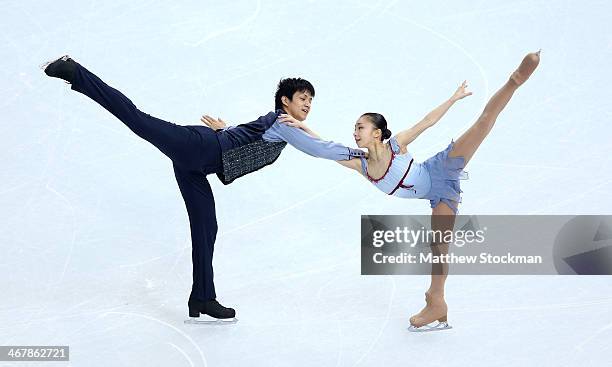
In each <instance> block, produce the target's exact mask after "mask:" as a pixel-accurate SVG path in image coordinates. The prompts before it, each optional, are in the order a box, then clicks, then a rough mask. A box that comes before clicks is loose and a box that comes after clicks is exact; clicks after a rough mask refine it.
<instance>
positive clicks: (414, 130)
mask: <svg viewBox="0 0 612 367" xmlns="http://www.w3.org/2000/svg"><path fill="white" fill-rule="evenodd" d="M466 89H467V81H463V83H462V84H461V85H460V86H459V87H458V88H457V90H456V91H455V93H453V95H452V96H451V98H449V99H448V100H446V101H444V103H442V104H441V105H439V106H438V107H436V108H435V109H433V110H432V111H431V112H430V113H428V114H427V115H426V116H425V117H423V119H422V120H421V121H419V122H418V123H417V124H416V125H414V126H413V127H411V128H410V129H406V130H404V131H400V132H399V133H398V134H397V135H396V136H395V138H396V139H397V143H398V144H399V145H400V146H401V147H405V146H406V145H408V144H410V143H411V142H412V141H413V140H414V139H416V138H417V137H418V136H419V135H421V133H422V132H423V131H425V130H427V129H429V128H430V127H432V126H433V125H435V124H436V123H437V122H438V121H440V119H441V118H442V116H444V115H445V114H446V112H448V110H449V109H450V108H451V106H452V105H453V104H455V102H457V101H458V100H460V99H462V98H465V97H467V96H470V95H472V92H468V91H467V90H466Z"/></svg>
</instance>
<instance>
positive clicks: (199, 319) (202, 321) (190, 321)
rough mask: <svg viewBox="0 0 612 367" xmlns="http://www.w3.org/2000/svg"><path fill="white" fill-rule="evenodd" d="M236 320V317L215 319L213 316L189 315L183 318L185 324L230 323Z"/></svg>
mask: <svg viewBox="0 0 612 367" xmlns="http://www.w3.org/2000/svg"><path fill="white" fill-rule="evenodd" d="M237 322H238V319H237V318H235V317H234V318H231V319H215V318H214V317H190V318H189V319H187V320H185V324H189V325H231V324H235V323H237Z"/></svg>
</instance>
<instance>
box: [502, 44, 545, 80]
mask: <svg viewBox="0 0 612 367" xmlns="http://www.w3.org/2000/svg"><path fill="white" fill-rule="evenodd" d="M540 51H541V50H540ZM540 51H538V52H532V53H529V54H527V56H525V57H524V58H523V61H522V62H521V65H519V67H518V69H516V70H515V71H514V73H512V75H511V76H510V80H512V81H513V82H515V83H516V85H517V86H519V87H520V86H521V85H523V83H525V82H526V81H527V79H529V77H530V76H531V74H533V72H534V70H535V69H536V68H537V67H538V64H539V63H540Z"/></svg>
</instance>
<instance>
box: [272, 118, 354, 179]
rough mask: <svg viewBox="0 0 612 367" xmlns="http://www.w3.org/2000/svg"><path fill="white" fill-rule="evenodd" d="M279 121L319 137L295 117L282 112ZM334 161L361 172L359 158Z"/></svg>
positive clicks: (318, 137)
mask: <svg viewBox="0 0 612 367" xmlns="http://www.w3.org/2000/svg"><path fill="white" fill-rule="evenodd" d="M280 121H281V122H282V123H284V124H285V125H289V126H293V127H297V128H298V129H301V130H303V131H304V132H305V133H306V134H308V135H310V136H312V137H314V138H317V139H321V137H320V136H319V134H317V133H316V132H314V130H312V129H310V128H309V127H308V125H306V124H305V123H304V122H303V121H298V120H297V119H295V118H294V117H292V116H291V115H287V114H282V115H281V116H280ZM336 162H337V163H338V164H340V165H342V166H344V167H346V168H350V169H353V170H355V171H357V172H361V160H360V159H359V158H353V159H349V160H344V161H336Z"/></svg>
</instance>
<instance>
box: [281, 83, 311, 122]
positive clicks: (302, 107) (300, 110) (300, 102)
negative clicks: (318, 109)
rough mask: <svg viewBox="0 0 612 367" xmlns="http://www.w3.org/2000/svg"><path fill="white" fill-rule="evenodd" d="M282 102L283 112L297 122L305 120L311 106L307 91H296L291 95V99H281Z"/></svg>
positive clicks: (309, 95)
mask: <svg viewBox="0 0 612 367" xmlns="http://www.w3.org/2000/svg"><path fill="white" fill-rule="evenodd" d="M282 100H283V107H284V109H285V112H287V113H288V114H290V115H291V116H293V117H294V118H295V119H297V120H299V121H304V120H306V117H307V116H308V113H309V112H310V105H311V104H312V95H311V94H310V92H309V91H307V90H305V91H298V92H295V93H294V94H293V98H291V99H289V98H287V97H283V99H282Z"/></svg>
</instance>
